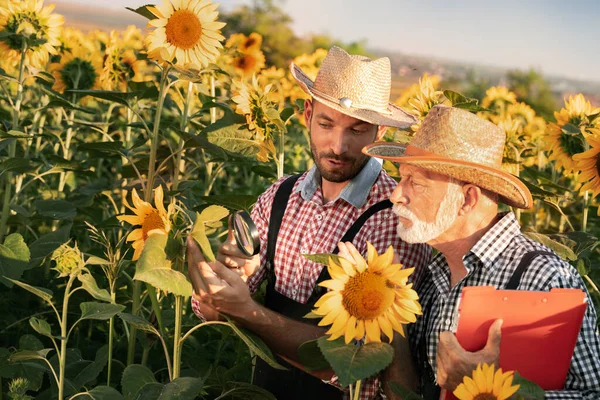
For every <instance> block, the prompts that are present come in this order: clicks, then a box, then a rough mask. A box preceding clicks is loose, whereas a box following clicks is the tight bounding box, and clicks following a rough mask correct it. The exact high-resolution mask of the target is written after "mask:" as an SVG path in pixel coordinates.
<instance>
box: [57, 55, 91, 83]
mask: <svg viewBox="0 0 600 400" xmlns="http://www.w3.org/2000/svg"><path fill="white" fill-rule="evenodd" d="M60 77H61V78H62V80H63V82H64V83H65V88H66V89H67V90H70V89H79V90H88V89H91V88H92V87H94V83H95V82H96V78H97V77H98V76H97V74H96V70H95V69H94V66H93V65H92V63H91V62H89V61H88V60H83V59H81V58H74V59H73V60H71V61H69V62H68V63H66V64H65V65H64V67H63V68H62V69H61V70H60Z"/></svg>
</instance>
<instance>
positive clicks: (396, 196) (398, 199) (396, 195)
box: [390, 182, 408, 205]
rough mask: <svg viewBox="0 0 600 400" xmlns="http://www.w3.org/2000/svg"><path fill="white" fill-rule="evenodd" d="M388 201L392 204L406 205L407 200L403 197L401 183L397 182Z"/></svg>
mask: <svg viewBox="0 0 600 400" xmlns="http://www.w3.org/2000/svg"><path fill="white" fill-rule="evenodd" d="M390 201H391V202H392V203H394V204H404V205H406V204H408V199H407V198H406V196H405V195H404V191H403V190H402V182H399V183H398V185H397V186H396V189H394V191H393V192H392V195H391V196H390Z"/></svg>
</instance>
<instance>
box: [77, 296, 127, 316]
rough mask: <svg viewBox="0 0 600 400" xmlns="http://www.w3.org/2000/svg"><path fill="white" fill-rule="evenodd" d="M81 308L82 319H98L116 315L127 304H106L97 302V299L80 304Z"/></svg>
mask: <svg viewBox="0 0 600 400" xmlns="http://www.w3.org/2000/svg"><path fill="white" fill-rule="evenodd" d="M79 308H81V318H80V319H81V320H86V319H98V320H106V319H110V318H111V317H114V316H115V315H117V314H118V313H120V312H121V311H123V310H124V309H125V306H122V305H120V304H106V303H97V302H95V301H88V302H83V303H81V304H79Z"/></svg>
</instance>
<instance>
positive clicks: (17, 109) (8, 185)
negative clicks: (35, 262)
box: [0, 40, 27, 243]
mask: <svg viewBox="0 0 600 400" xmlns="http://www.w3.org/2000/svg"><path fill="white" fill-rule="evenodd" d="M26 54H27V41H26V40H23V48H22V49H21V61H20V64H19V77H18V80H17V95H16V98H15V102H14V107H13V113H12V126H11V128H12V129H13V130H18V129H19V117H20V115H21V101H22V99H23V75H24V73H25V55H26ZM16 154H17V139H16V138H14V139H12V141H11V143H10V145H9V146H8V157H9V158H14V157H15V156H16ZM12 177H13V173H12V172H11V171H9V172H7V173H6V175H5V178H4V179H5V186H4V199H3V201H2V215H1V216H0V243H2V241H3V239H4V235H5V233H6V228H7V222H8V214H9V213H10V192H11V189H12Z"/></svg>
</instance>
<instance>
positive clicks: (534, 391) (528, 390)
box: [512, 372, 544, 400]
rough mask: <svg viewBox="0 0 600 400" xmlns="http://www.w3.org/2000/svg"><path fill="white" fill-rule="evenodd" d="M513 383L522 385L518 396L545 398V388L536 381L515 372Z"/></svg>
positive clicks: (527, 398) (540, 399) (536, 398)
mask: <svg viewBox="0 0 600 400" xmlns="http://www.w3.org/2000/svg"><path fill="white" fill-rule="evenodd" d="M512 384H513V385H520V387H519V390H517V393H516V395H517V396H518V398H522V399H525V400H544V390H543V389H542V388H541V387H539V386H538V385H537V384H536V383H535V382H532V381H530V380H527V379H525V378H523V377H522V376H521V375H519V373H518V372H515V376H514V378H513V382H512Z"/></svg>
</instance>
